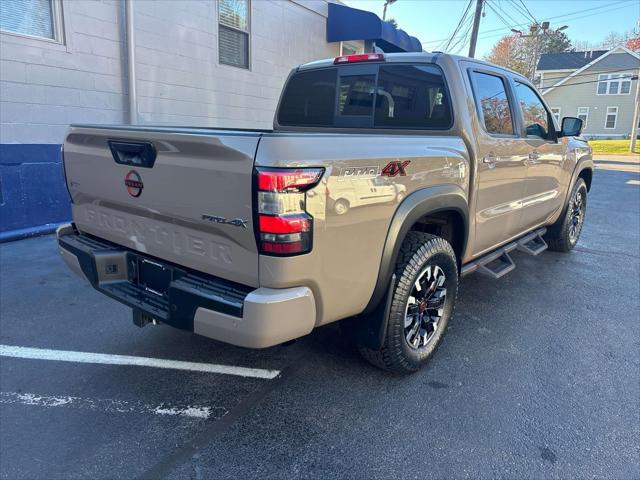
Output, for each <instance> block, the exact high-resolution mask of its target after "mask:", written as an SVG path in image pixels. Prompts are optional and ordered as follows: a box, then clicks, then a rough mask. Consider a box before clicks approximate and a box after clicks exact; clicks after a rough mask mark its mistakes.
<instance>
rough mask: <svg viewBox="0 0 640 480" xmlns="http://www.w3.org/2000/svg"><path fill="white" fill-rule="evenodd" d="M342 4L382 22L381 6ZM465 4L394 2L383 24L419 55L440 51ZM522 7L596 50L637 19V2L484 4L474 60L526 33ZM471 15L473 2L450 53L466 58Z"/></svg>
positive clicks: (367, 0) (377, 2)
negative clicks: (411, 40) (389, 23)
mask: <svg viewBox="0 0 640 480" xmlns="http://www.w3.org/2000/svg"><path fill="white" fill-rule="evenodd" d="M342 1H343V3H345V4H346V5H348V6H350V7H354V8H359V9H362V10H369V11H371V12H374V13H376V14H377V15H378V16H379V17H380V18H382V7H383V5H384V0H342ZM467 3H468V0H397V1H396V3H393V4H391V5H389V7H388V8H387V19H389V18H395V19H396V21H397V22H398V26H399V27H400V28H402V29H403V30H405V31H406V32H407V33H408V34H409V35H412V36H414V37H417V38H418V39H419V40H420V41H421V42H422V48H424V49H425V50H427V51H431V50H444V45H445V44H446V42H447V40H448V39H449V38H450V37H451V34H452V33H453V31H454V30H455V28H456V25H457V24H458V22H459V20H460V18H461V17H462V14H463V12H464V10H465V8H466V6H467ZM523 3H524V6H526V8H528V9H529V12H530V14H531V15H532V16H533V17H534V18H535V19H536V20H537V21H539V22H543V21H545V20H548V21H549V22H551V28H558V27H561V26H563V25H567V26H568V27H569V28H567V29H566V30H565V33H566V34H567V35H568V36H569V38H570V39H571V41H574V42H575V41H585V40H586V41H589V42H591V43H595V44H597V43H598V42H599V41H601V40H603V39H604V38H605V37H606V36H607V34H608V33H609V32H612V31H615V32H619V33H622V32H626V31H628V30H632V29H633V28H635V27H636V26H637V24H638V21H639V19H640V0H522V2H520V0H487V2H486V6H485V16H484V17H483V18H482V20H481V22H480V33H479V36H478V46H477V51H476V57H478V58H482V57H484V56H485V55H487V54H488V53H489V52H490V51H491V47H492V46H493V45H494V44H495V43H496V42H497V41H498V40H499V39H500V37H501V36H503V35H505V34H508V33H510V28H511V27H512V26H513V25H518V26H517V27H516V28H518V29H522V28H524V29H526V28H527V25H528V24H531V23H532V22H533V20H532V19H531V16H529V14H528V13H527V12H526V10H525V8H524V6H523ZM474 9H475V0H473V4H472V6H471V8H470V10H471V11H470V12H469V15H468V18H469V20H468V22H469V23H466V22H465V23H464V24H463V28H462V29H461V33H460V35H459V36H458V38H456V39H455V40H454V41H453V42H452V45H453V44H455V43H456V41H457V40H460V41H459V43H458V45H456V46H455V47H454V48H453V49H450V51H451V52H452V53H460V54H463V55H467V53H468V51H469V42H468V38H467V39H466V41H465V38H464V33H465V32H466V31H467V28H466V26H467V25H469V26H470V20H471V18H472V17H473V11H474ZM496 11H497V12H498V13H499V14H500V16H501V17H502V18H500V16H499V15H498V14H497V13H496ZM507 25H508V26H507ZM443 40H444V42H443ZM457 50H459V51H457Z"/></svg>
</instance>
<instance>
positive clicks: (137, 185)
mask: <svg viewBox="0 0 640 480" xmlns="http://www.w3.org/2000/svg"><path fill="white" fill-rule="evenodd" d="M124 184H125V185H126V186H127V192H129V195H131V196H132V197H139V196H140V194H141V193H142V189H143V188H144V184H143V183H142V178H141V177H140V175H138V172H136V171H135V170H130V171H129V173H127V176H126V177H124Z"/></svg>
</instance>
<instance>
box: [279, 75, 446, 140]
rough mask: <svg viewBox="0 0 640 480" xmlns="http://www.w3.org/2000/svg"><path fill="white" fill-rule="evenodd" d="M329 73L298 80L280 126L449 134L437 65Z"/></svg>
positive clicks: (288, 93)
mask: <svg viewBox="0 0 640 480" xmlns="http://www.w3.org/2000/svg"><path fill="white" fill-rule="evenodd" d="M367 68H368V69H369V70H368V71H366V72H362V71H361V70H359V69H357V68H353V67H352V66H339V67H330V68H324V69H319V70H310V71H303V72H299V73H296V74H294V75H293V76H292V77H291V79H290V80H289V82H288V83H287V85H286V87H285V90H284V93H283V96H282V101H281V104H280V110H279V111H278V123H279V124H280V125H284V126H301V127H304V126H321V127H333V126H337V127H351V128H401V129H408V130H410V129H436V130H438V129H447V128H450V127H451V124H452V114H451V101H450V98H449V94H448V90H447V88H446V85H445V81H444V78H443V74H442V71H441V70H440V68H439V67H437V66H436V65H429V64H424V65H402V64H399V65H385V64H383V65H369V66H368V67H367Z"/></svg>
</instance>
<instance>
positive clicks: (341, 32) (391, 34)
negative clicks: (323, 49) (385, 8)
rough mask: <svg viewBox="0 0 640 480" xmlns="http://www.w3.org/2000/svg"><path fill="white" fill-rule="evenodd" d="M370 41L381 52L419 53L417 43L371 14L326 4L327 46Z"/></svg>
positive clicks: (420, 46) (401, 31) (419, 45)
mask: <svg viewBox="0 0 640 480" xmlns="http://www.w3.org/2000/svg"><path fill="white" fill-rule="evenodd" d="M345 40H374V41H375V42H376V45H377V46H378V47H380V48H381V49H382V50H384V51H385V52H421V51H422V44H421V43H420V40H418V39H417V38H415V37H412V36H410V35H408V34H407V33H406V32H405V31H403V30H398V29H397V28H395V27H394V26H393V25H392V24H390V23H389V22H383V21H382V20H380V18H379V17H378V16H377V15H376V14H375V13H371V12H366V11H364V10H358V9H357V8H350V7H345V6H344V5H339V4H337V3H329V18H327V42H342V41H345Z"/></svg>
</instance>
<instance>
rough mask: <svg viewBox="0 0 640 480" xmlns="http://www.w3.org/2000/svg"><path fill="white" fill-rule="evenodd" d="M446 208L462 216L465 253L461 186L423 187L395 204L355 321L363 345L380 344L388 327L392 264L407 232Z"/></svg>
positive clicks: (464, 204) (466, 231)
mask: <svg viewBox="0 0 640 480" xmlns="http://www.w3.org/2000/svg"><path fill="white" fill-rule="evenodd" d="M445 210H453V211H456V212H457V213H458V214H460V216H461V217H462V219H463V225H464V239H463V241H462V249H461V252H463V253H464V251H465V249H466V244H467V238H468V234H469V207H468V203H467V196H466V194H465V192H464V191H463V190H462V189H461V188H460V187H458V186H457V185H439V186H435V187H428V188H424V189H421V190H418V191H415V192H413V193H411V194H410V195H408V196H407V198H405V199H404V200H403V201H402V203H401V204H400V205H399V206H398V209H397V210H396V212H395V214H394V216H393V219H392V220H391V225H390V226H389V230H388V232H387V238H386V240H385V245H384V249H383V251H382V258H381V261H380V268H379V271H378V280H377V281H376V285H375V287H374V290H373V294H372V296H371V299H370V300H369V303H368V305H367V307H366V308H365V310H364V311H363V313H362V314H361V315H360V317H362V318H360V319H359V321H358V323H359V326H360V328H358V329H357V330H358V332H359V334H358V337H359V338H358V341H359V342H361V343H362V344H363V345H365V346H367V347H369V348H373V349H377V348H380V347H381V346H382V342H383V340H384V332H385V331H386V328H387V317H388V313H389V312H388V304H389V300H390V298H391V297H392V294H393V287H394V284H395V281H392V280H393V279H394V278H395V275H394V270H395V265H396V261H397V259H398V254H399V253H400V247H401V246H402V242H403V240H404V238H405V237H406V235H407V233H408V232H409V231H410V230H411V227H413V226H414V225H415V224H416V222H417V221H418V220H420V219H421V218H422V217H424V216H426V215H430V214H434V213H438V212H442V211H445ZM384 300H387V301H384ZM361 322H365V323H366V325H363V324H362V323H361Z"/></svg>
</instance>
